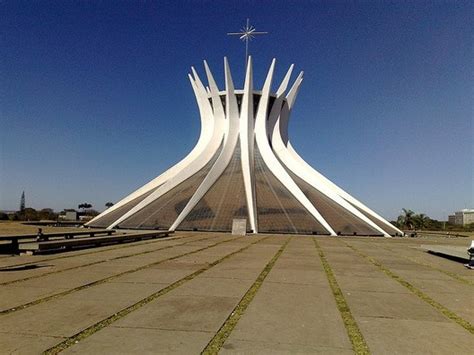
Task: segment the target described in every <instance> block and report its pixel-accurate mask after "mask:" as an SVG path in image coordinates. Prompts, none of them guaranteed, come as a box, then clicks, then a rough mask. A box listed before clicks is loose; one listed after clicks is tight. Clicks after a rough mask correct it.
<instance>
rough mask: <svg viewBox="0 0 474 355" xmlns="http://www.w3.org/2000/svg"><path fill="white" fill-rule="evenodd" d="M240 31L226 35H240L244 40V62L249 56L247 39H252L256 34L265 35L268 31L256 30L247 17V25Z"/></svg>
mask: <svg viewBox="0 0 474 355" xmlns="http://www.w3.org/2000/svg"><path fill="white" fill-rule="evenodd" d="M241 31H242V32H229V33H227V35H228V36H240V39H241V40H242V41H244V42H245V63H247V59H248V57H249V41H251V40H252V38H254V37H255V36H256V35H266V34H267V33H268V32H257V31H256V30H255V27H253V26H251V25H250V23H249V19H247V25H246V26H245V27H243V28H242V29H241Z"/></svg>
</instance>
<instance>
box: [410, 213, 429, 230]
mask: <svg viewBox="0 0 474 355" xmlns="http://www.w3.org/2000/svg"><path fill="white" fill-rule="evenodd" d="M430 221H431V219H430V217H428V216H427V215H425V214H424V213H420V214H416V215H414V216H413V224H414V226H415V227H416V228H417V229H424V228H426V227H428V225H429V224H430Z"/></svg>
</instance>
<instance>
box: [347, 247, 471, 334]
mask: <svg viewBox="0 0 474 355" xmlns="http://www.w3.org/2000/svg"><path fill="white" fill-rule="evenodd" d="M344 244H345V245H346V246H347V247H348V248H350V249H352V250H354V251H355V252H356V253H357V254H359V255H360V256H361V257H363V258H364V259H366V260H367V261H369V262H370V263H371V264H373V265H375V266H376V267H378V268H379V269H380V270H381V271H382V272H383V273H384V274H385V275H387V276H388V277H390V278H392V279H393V280H395V281H397V282H398V283H399V284H401V285H402V286H405V287H406V288H407V289H409V290H410V291H411V292H413V293H414V294H415V295H417V296H418V297H420V298H421V299H422V300H423V301H425V302H426V303H428V304H429V305H431V306H433V307H434V308H435V309H436V310H438V311H439V312H441V313H442V314H443V315H445V316H446V317H448V318H449V319H451V320H453V321H454V322H456V323H457V324H459V325H460V326H461V327H463V328H464V329H466V330H467V331H468V332H469V333H471V334H474V326H473V325H472V324H471V323H469V322H468V321H467V320H465V319H463V318H461V317H460V316H458V315H457V314H456V313H454V312H452V311H450V310H449V309H447V308H446V307H445V306H443V305H442V304H441V303H438V302H436V301H435V300H434V299H432V298H431V297H430V296H428V295H427V294H426V293H424V292H423V291H421V290H419V289H418V288H416V287H415V286H413V285H412V284H411V283H409V282H408V281H406V280H404V279H403V278H401V277H400V276H398V275H397V274H395V273H394V272H393V271H391V270H390V269H389V268H387V267H386V266H384V265H383V264H382V263H381V262H380V261H378V260H376V259H374V258H373V257H371V256H369V255H366V254H364V253H362V252H361V251H360V250H359V249H357V248H356V247H354V246H352V245H350V244H348V243H344Z"/></svg>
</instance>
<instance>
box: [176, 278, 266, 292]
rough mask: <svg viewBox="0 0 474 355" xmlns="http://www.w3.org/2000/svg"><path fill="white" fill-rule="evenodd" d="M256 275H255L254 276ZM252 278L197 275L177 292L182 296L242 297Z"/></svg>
mask: <svg viewBox="0 0 474 355" xmlns="http://www.w3.org/2000/svg"><path fill="white" fill-rule="evenodd" d="M257 276H258V275H256V276H255V278H256V277H257ZM252 283H253V281H252V280H240V281H239V282H236V280H235V279H229V278H207V277H205V274H203V277H197V278H195V279H194V280H191V281H189V282H187V283H186V284H184V285H183V286H181V287H180V288H179V290H177V293H179V295H182V296H218V297H238V298H242V297H243V295H244V294H245V292H247V290H248V289H249V288H250V286H252Z"/></svg>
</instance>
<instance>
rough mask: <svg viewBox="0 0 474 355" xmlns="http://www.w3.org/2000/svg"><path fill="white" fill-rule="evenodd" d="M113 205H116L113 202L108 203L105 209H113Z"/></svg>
mask: <svg viewBox="0 0 474 355" xmlns="http://www.w3.org/2000/svg"><path fill="white" fill-rule="evenodd" d="M113 205H114V203H113V202H107V203H106V204H105V207H107V208H110V207H112V206H113Z"/></svg>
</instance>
